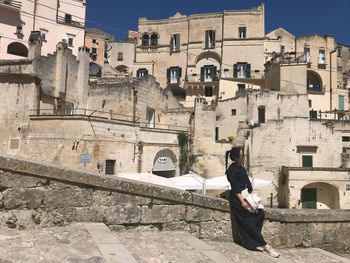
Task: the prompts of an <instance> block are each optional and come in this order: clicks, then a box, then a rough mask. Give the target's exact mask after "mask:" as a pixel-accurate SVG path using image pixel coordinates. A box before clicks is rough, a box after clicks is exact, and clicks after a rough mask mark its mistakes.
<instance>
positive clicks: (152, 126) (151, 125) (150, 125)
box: [140, 122, 190, 131]
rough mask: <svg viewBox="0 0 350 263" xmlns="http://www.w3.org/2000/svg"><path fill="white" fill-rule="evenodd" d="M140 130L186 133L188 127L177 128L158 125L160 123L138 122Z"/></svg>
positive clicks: (176, 126)
mask: <svg viewBox="0 0 350 263" xmlns="http://www.w3.org/2000/svg"><path fill="white" fill-rule="evenodd" d="M140 128H149V129H160V130H169V131H170V130H171V131H188V130H189V129H190V127H189V126H178V125H171V124H160V123H149V122H140Z"/></svg>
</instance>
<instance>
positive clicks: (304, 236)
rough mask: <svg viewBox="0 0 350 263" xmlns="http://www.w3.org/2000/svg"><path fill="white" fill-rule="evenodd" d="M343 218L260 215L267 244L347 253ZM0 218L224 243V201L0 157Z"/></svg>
mask: <svg viewBox="0 0 350 263" xmlns="http://www.w3.org/2000/svg"><path fill="white" fill-rule="evenodd" d="M349 215H350V212H349V211H339V210H338V211H337V210H333V211H329V210H328V211H321V210H296V209H291V210H288V209H284V210H282V209H266V219H267V221H266V222H265V225H264V230H263V231H264V236H265V237H266V239H267V241H268V242H269V243H271V244H272V245H275V246H287V247H294V246H321V247H322V246H326V245H332V246H333V247H334V248H348V247H349V244H350V237H349V235H348V233H349V231H350V216H349ZM0 219H1V220H0V224H4V225H7V226H8V227H11V228H27V227H45V226H51V225H64V224H68V223H70V222H103V223H105V224H107V225H108V226H109V227H110V228H111V229H113V230H116V231H118V230H124V229H129V228H139V229H150V228H158V229H160V230H182V231H188V232H191V233H192V234H194V235H196V236H198V237H200V238H209V239H215V240H226V241H228V240H232V237H231V223H230V213H229V203H228V202H227V201H226V200H224V199H219V198H213V197H208V196H202V195H198V194H195V193H190V192H186V191H182V190H176V189H173V188H166V187H158V186H155V185H150V184H141V183H136V182H134V181H130V180H126V179H121V178H118V177H115V176H106V175H98V174H93V173H86V172H82V171H78V170H71V169H67V168H64V167H61V166H57V165H46V164H42V163H35V162H31V161H26V160H23V159H14V158H10V157H8V156H0ZM286 233H288V234H286Z"/></svg>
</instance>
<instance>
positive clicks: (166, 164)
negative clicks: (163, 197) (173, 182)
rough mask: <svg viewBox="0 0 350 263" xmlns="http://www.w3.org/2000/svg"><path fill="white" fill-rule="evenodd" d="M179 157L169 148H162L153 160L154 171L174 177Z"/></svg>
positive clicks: (164, 175)
mask: <svg viewBox="0 0 350 263" xmlns="http://www.w3.org/2000/svg"><path fill="white" fill-rule="evenodd" d="M176 162H177V158H176V155H175V154H174V153H173V151H171V150H169V149H164V150H160V151H159V152H158V153H157V154H156V156H155V157H154V160H153V168H152V173H153V174H156V175H159V176H163V177H167V178H170V177H174V176H175V170H176V166H175V164H176Z"/></svg>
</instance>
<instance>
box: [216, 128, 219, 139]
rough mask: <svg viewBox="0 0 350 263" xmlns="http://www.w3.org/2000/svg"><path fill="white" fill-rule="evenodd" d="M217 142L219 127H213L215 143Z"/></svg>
mask: <svg viewBox="0 0 350 263" xmlns="http://www.w3.org/2000/svg"><path fill="white" fill-rule="evenodd" d="M218 140H219V127H215V141H218Z"/></svg>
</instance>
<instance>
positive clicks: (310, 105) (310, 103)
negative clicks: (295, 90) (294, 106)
mask: <svg viewBox="0 0 350 263" xmlns="http://www.w3.org/2000/svg"><path fill="white" fill-rule="evenodd" d="M311 107H312V100H309V108H311Z"/></svg>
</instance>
